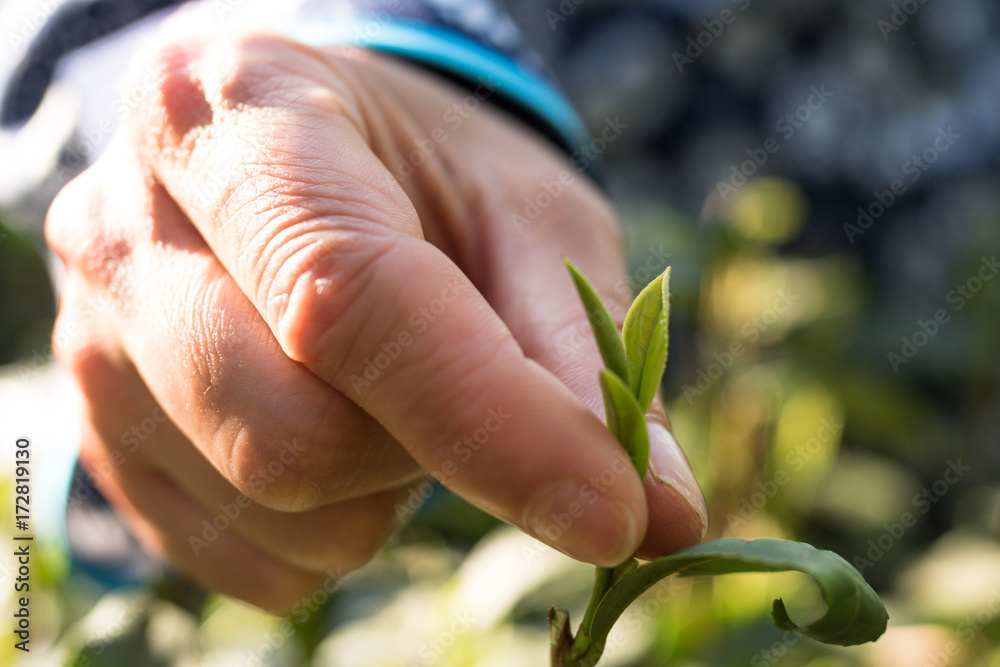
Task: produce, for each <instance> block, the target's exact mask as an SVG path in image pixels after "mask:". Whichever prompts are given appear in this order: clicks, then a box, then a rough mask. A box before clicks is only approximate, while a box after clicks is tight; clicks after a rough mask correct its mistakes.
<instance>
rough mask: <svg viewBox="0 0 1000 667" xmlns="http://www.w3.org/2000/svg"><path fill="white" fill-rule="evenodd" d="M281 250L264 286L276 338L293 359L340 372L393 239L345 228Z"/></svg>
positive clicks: (368, 313)
mask: <svg viewBox="0 0 1000 667" xmlns="http://www.w3.org/2000/svg"><path fill="white" fill-rule="evenodd" d="M297 245H298V247H297V248H294V249H291V251H287V250H286V251H285V256H284V258H282V259H281V260H279V261H277V262H275V264H276V268H275V270H274V274H273V278H272V279H271V280H270V281H267V283H268V284H267V285H266V286H265V287H264V289H265V292H266V297H265V298H266V301H265V302H266V303H268V304H269V305H271V304H273V305H274V306H275V311H274V312H273V313H271V315H272V316H271V317H270V318H269V320H270V321H272V322H274V323H275V327H276V331H275V334H276V336H277V339H278V342H279V343H280V344H281V346H282V348H283V349H284V351H285V353H286V354H288V355H289V356H290V357H291V358H292V359H294V360H296V361H299V362H301V363H303V364H306V365H308V366H311V367H315V366H317V365H319V366H322V370H323V375H324V376H325V377H327V378H332V377H336V376H339V375H340V372H341V370H342V368H343V366H344V364H345V362H346V361H347V359H349V358H351V356H352V354H353V351H354V350H355V349H356V348H357V346H358V344H359V342H360V341H359V340H358V337H359V336H361V335H362V333H363V332H364V331H365V329H366V324H367V323H369V321H370V320H371V319H372V317H373V315H374V312H375V310H376V309H377V308H380V307H381V308H384V307H385V305H386V304H385V303H384V299H385V297H384V296H383V298H382V299H381V303H379V302H378V301H379V300H377V299H375V298H374V297H372V296H371V291H372V290H373V288H374V286H375V285H376V284H377V283H376V281H375V280H374V279H373V276H374V275H375V274H376V273H377V271H378V268H379V266H380V265H382V264H383V263H384V262H386V261H389V258H390V257H391V256H392V254H393V253H392V250H393V248H394V247H395V243H394V241H393V240H391V237H389V236H379V235H374V234H368V233H353V232H349V231H347V230H346V229H344V228H343V227H342V228H341V229H340V230H338V231H337V232H336V233H331V234H327V235H324V236H323V237H322V238H320V239H314V240H312V241H311V242H305V243H299V244H297Z"/></svg>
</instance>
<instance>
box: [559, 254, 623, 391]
mask: <svg viewBox="0 0 1000 667" xmlns="http://www.w3.org/2000/svg"><path fill="white" fill-rule="evenodd" d="M563 262H565V264H566V268H568V269H569V273H570V275H571V276H573V283H574V284H575V285H576V291H577V292H578V293H579V294H580V300H581V301H583V307H584V308H585V309H586V311H587V319H588V320H590V327H591V328H592V329H593V330H594V337H595V338H596V339H597V347H598V349H599V350H600V351H601V358H602V359H604V365H605V366H607V367H608V368H609V369H611V371H612V372H614V373H615V374H616V375H617V376H618V377H619V378H621V379H622V381H623V382H626V383H627V382H628V381H629V376H628V363H627V362H626V361H625V348H624V347H623V346H622V338H621V336H620V335H619V334H618V327H617V326H615V321H614V320H613V319H611V313H609V312H608V309H607V307H606V306H605V305H604V302H603V301H602V300H601V297H600V295H598V293H597V290H596V289H594V286H593V285H591V284H590V281H588V280H587V279H586V278H585V277H584V275H583V274H582V273H580V271H579V269H577V268H576V267H575V266H573V262H571V261H569V259H568V258H563Z"/></svg>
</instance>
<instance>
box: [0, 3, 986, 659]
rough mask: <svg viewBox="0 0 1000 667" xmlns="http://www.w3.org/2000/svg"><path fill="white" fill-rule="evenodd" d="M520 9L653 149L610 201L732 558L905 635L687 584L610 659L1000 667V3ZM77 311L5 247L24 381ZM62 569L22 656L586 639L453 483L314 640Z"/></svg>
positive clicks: (621, 168)
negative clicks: (821, 555) (864, 632)
mask: <svg viewBox="0 0 1000 667" xmlns="http://www.w3.org/2000/svg"><path fill="white" fill-rule="evenodd" d="M508 7H509V9H510V11H511V13H512V16H513V17H514V19H515V21H516V22H517V24H518V25H519V26H520V27H521V28H522V30H523V31H524V34H525V36H526V37H527V39H528V40H529V41H530V42H531V43H532V44H534V45H535V46H536V48H537V49H538V50H539V51H540V52H541V53H542V55H543V57H544V58H545V59H546V61H547V62H548V63H549V64H550V66H551V67H552V69H553V71H554V72H555V75H556V76H557V78H558V79H559V80H560V82H561V83H562V85H563V87H564V89H565V90H566V91H567V93H568V95H569V96H570V97H571V99H572V100H573V102H574V103H575V104H576V106H577V108H578V109H579V110H580V111H581V113H582V114H583V116H584V118H585V120H586V121H587V123H588V124H589V125H590V127H591V128H592V129H593V130H594V131H595V132H600V131H601V129H602V128H603V127H604V126H605V124H606V123H607V122H608V121H609V120H610V121H619V122H620V123H623V124H625V125H627V127H626V128H625V129H624V130H623V131H622V132H621V133H620V135H618V136H616V137H615V138H614V139H613V140H611V141H608V142H606V143H605V145H604V146H603V147H602V148H601V149H600V152H601V153H602V157H603V158H604V161H605V163H606V166H607V170H606V171H607V188H608V190H609V192H610V193H611V195H612V197H613V198H614V199H615V201H616V204H617V206H618V210H619V211H620V214H621V218H622V220H623V223H624V225H625V228H626V238H627V242H628V252H629V259H630V265H631V271H632V276H631V277H632V279H633V286H634V287H641V286H642V285H643V284H645V282H646V281H648V280H649V279H650V278H651V277H653V276H654V275H655V274H656V273H659V272H660V271H662V270H663V269H664V268H665V267H666V266H667V265H668V264H669V265H672V266H673V280H672V291H673V310H672V318H671V350H670V360H669V364H668V367H667V373H666V377H665V380H664V383H665V391H664V396H665V397H666V400H667V404H668V408H669V411H670V415H671V419H672V422H673V426H674V430H675V432H676V435H677V437H678V440H679V441H680V442H681V444H682V445H683V446H684V448H685V450H686V451H687V452H688V455H689V457H690V459H691V461H692V464H693V466H694V468H695V471H696V473H697V475H698V478H699V479H700V480H701V482H702V484H703V486H704V488H705V490H706V495H707V497H708V502H709V507H710V512H711V523H712V526H711V530H710V534H709V537H722V536H737V537H744V538H753V537H780V538H788V539H798V540H803V541H808V542H810V543H812V544H814V545H816V546H818V547H821V548H826V549H832V550H834V551H836V552H837V553H839V554H841V555H842V556H844V557H845V558H846V559H848V560H849V561H851V562H853V563H854V564H855V565H856V566H858V568H859V569H860V570H861V571H862V572H863V574H864V576H865V577H866V579H867V580H868V581H869V582H870V583H871V584H872V585H873V586H874V587H875V588H876V589H877V590H878V591H879V593H880V594H881V595H882V597H883V600H884V601H885V602H886V604H887V606H888V608H889V611H890V614H891V621H890V630H889V632H888V633H887V635H886V636H885V637H884V638H883V639H882V640H881V641H880V642H878V643H877V644H875V645H869V646H865V647H859V648H853V649H831V648H828V647H824V646H820V645H817V644H815V643H813V642H811V641H807V640H800V639H796V638H794V637H791V636H788V635H786V634H784V633H782V632H781V631H779V630H777V629H775V628H774V627H773V626H772V625H771V623H770V619H769V610H770V604H771V600H772V599H773V598H774V597H779V596H781V597H784V598H785V600H786V602H789V604H790V607H791V608H792V609H793V610H794V609H798V610H800V611H803V610H804V612H805V613H808V610H809V609H810V608H813V607H814V606H815V605H816V604H817V603H818V602H817V599H816V593H815V591H813V590H812V589H811V587H810V586H811V585H810V584H809V582H808V581H806V580H805V579H804V578H800V577H797V576H795V575H780V576H774V575H731V576H728V577H722V578H716V579H713V580H693V581H691V580H680V581H676V580H668V581H667V582H665V583H664V584H662V585H661V586H660V587H658V588H657V589H655V590H653V591H651V593H650V594H649V595H648V596H647V597H646V598H643V599H642V600H640V601H639V602H637V603H636V605H635V606H634V607H633V608H632V610H630V612H628V613H627V614H626V616H625V617H623V619H622V621H621V622H620V623H619V626H618V629H617V630H616V632H615V633H614V634H613V635H612V638H611V646H609V648H608V650H607V657H606V661H605V663H604V664H607V665H677V666H684V667H695V666H698V667H701V666H705V667H708V666H712V667H717V666H729V665H751V666H752V667H758V666H762V665H766V666H768V667H770V666H772V665H787V666H799V665H808V666H809V667H856V666H878V667H881V666H886V667H888V666H893V667H895V666H900V665H901V666H914V667H925V666H932V665H933V666H935V667H943V666H946V665H947V666H950V667H965V666H970V667H971V666H978V665H990V666H993V667H997V666H1000V541H998V538H1000V395H998V375H1000V363H998V362H1000V359H998V353H1000V340H998V333H1000V279H996V278H997V275H996V274H997V272H998V266H997V264H996V255H997V254H998V252H1000V224H998V223H1000V215H998V211H1000V179H998V175H1000V174H998V167H1000V165H998V158H1000V7H998V6H997V5H996V4H995V3H992V2H988V1H987V0H950V1H949V2H944V1H943V0H925V1H923V2H921V1H919V0H907V1H906V2H889V1H888V0H816V1H813V2H802V1H793V0H773V1H771V2H767V3H763V2H756V0H739V1H733V0H713V1H703V2H697V3H695V2H685V1H682V0H658V1H649V2H639V1H630V2H611V1H604V2H602V1H601V0H563V1H562V2H561V3H560V2H537V1H535V0H510V1H509V2H508ZM730 19H731V20H730ZM689 38H690V39H689ZM0 159H2V156H0ZM894 181H896V182H897V183H896V187H895V191H894V190H893V183H894ZM865 216H867V217H865ZM53 304H54V300H53V296H52V293H51V287H50V284H49V281H48V278H47V272H46V268H45V259H44V248H43V247H42V246H41V245H40V239H39V238H37V237H36V238H32V237H30V235H29V236H24V235H21V234H18V233H15V232H14V231H12V230H11V229H9V228H7V227H0V362H3V363H4V364H8V365H9V366H8V367H7V369H6V371H4V374H5V375H4V377H6V378H7V380H6V382H7V385H6V386H7V387H8V388H9V387H10V386H11V384H10V383H11V382H15V381H16V380H14V379H13V378H17V377H22V376H23V375H24V374H23V373H21V374H20V375H19V371H24V370H25V369H34V370H37V368H38V358H39V357H38V355H39V354H41V357H42V359H43V360H44V358H45V350H46V349H48V342H47V337H48V335H49V332H50V330H51V325H52V320H53V315H54V305H53ZM29 375H31V374H30V373H29ZM34 375H36V376H37V375H39V373H35V374H34ZM27 391H28V390H27V389H25V392H27ZM6 395H9V394H6ZM45 409H47V410H51V411H53V414H54V416H55V418H57V419H64V418H65V419H69V417H68V416H67V413H66V412H65V411H59V408H58V407H57V406H56V405H48V406H46V407H45ZM2 484H3V485H4V486H5V488H4V497H10V495H11V492H10V490H9V489H10V481H9V480H4V481H3V482H2ZM42 556H43V558H42V561H41V562H42V564H43V565H44V566H43V567H42V568H41V569H40V570H36V574H35V576H36V580H37V581H38V583H39V590H37V591H36V592H35V595H34V598H33V604H34V605H35V608H34V613H35V614H36V616H35V622H36V625H35V637H34V642H33V646H34V648H33V652H32V654H31V658H30V659H25V657H24V656H17V655H15V652H14V651H13V649H12V647H11V645H10V642H6V641H5V642H4V643H3V644H0V663H4V664H8V663H10V662H13V661H15V660H17V661H18V662H16V664H25V665H29V664H45V665H47V664H74V665H146V664H150V665H298V664H315V665H365V666H368V665H387V666H388V665H430V664H437V665H472V664H476V665H479V664H482V665H515V664H516V665H542V664H545V663H546V659H547V658H546V656H547V648H546V647H547V643H548V637H547V629H546V624H545V612H546V610H547V608H548V607H549V606H550V605H551V604H560V605H563V606H566V607H568V608H569V609H570V610H571V611H572V612H573V618H574V619H576V620H578V619H579V617H580V614H581V612H582V609H583V607H584V605H585V603H586V595H587V593H588V590H589V586H590V578H591V572H592V569H591V568H589V567H586V566H582V565H580V564H578V563H574V562H572V561H570V560H569V559H566V558H564V557H562V556H560V555H558V554H555V553H554V552H552V551H549V550H547V549H544V548H542V547H539V546H537V544H535V543H534V542H532V541H531V540H530V539H528V538H526V537H524V536H522V535H520V534H519V533H517V532H515V531H512V530H510V529H508V528H505V527H502V526H500V525H498V523H497V522H496V521H495V520H493V519H492V518H490V517H488V516H486V515H484V514H482V513H480V512H478V511H477V510H475V509H474V508H471V507H469V506H468V505H466V504H464V503H463V502H462V501H460V500H458V499H457V498H455V497H454V496H452V495H450V494H448V493H447V492H446V491H443V490H439V491H438V492H436V493H435V495H434V496H432V497H431V498H430V500H428V501H427V502H426V503H424V504H423V505H422V507H421V509H420V511H419V512H418V513H417V515H416V517H415V518H414V519H413V520H412V521H411V522H410V523H409V524H408V525H407V526H406V527H405V528H404V529H402V530H401V531H400V532H399V533H398V535H397V536H396V537H395V538H394V539H393V540H392V542H391V543H390V545H389V546H388V547H387V548H386V549H385V550H384V552H383V553H382V554H381V555H380V556H379V557H378V558H377V560H376V561H375V562H374V563H373V564H372V565H370V566H369V567H367V568H365V569H363V570H362V571H360V572H358V573H356V574H354V575H352V576H350V577H348V578H347V579H346V580H345V581H339V580H338V581H335V582H331V586H330V589H331V591H332V592H331V594H330V595H325V594H323V595H319V596H317V598H316V600H315V601H314V602H315V604H314V603H313V602H310V603H309V605H308V608H307V609H306V610H305V611H303V613H301V614H299V615H298V616H296V617H294V618H293V619H291V620H289V619H280V618H274V617H269V616H266V615H263V614H261V613H259V612H256V611H254V610H252V609H250V608H248V607H246V606H245V605H242V604H240V603H238V602H235V601H232V600H228V599H224V598H219V597H216V596H208V597H207V598H206V597H204V596H201V595H199V594H197V592H193V591H191V590H190V589H189V588H187V587H185V586H184V585H183V584H182V583H179V582H164V583H163V584H162V585H159V586H157V587H152V588H149V589H141V590H137V589H125V590H118V591H112V592H108V591H106V590H103V589H102V588H101V587H100V586H99V585H97V584H95V583H94V582H91V581H88V580H87V579H86V578H83V577H81V576H78V575H76V574H74V573H72V572H71V571H70V569H69V567H68V562H67V559H66V555H65V554H64V553H61V552H60V551H59V550H58V548H56V547H53V546H49V547H47V548H45V550H44V553H43V554H42ZM5 578H6V577H5ZM6 588H7V587H5V590H4V592H3V595H10V592H9V591H8V590H6ZM36 651H37V652H36Z"/></svg>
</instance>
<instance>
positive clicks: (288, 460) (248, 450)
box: [229, 431, 326, 512]
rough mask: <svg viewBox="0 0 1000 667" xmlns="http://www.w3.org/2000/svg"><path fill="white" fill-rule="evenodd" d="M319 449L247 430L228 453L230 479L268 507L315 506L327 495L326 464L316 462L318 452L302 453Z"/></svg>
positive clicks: (301, 508)
mask: <svg viewBox="0 0 1000 667" xmlns="http://www.w3.org/2000/svg"><path fill="white" fill-rule="evenodd" d="M316 449H317V448H316V447H313V446H309V445H303V444H301V443H300V442H299V441H297V440H295V439H292V440H285V441H283V442H281V443H280V444H275V443H274V442H273V441H265V440H264V439H260V438H255V437H253V436H250V435H246V431H244V432H243V433H242V434H241V435H240V436H239V437H238V438H237V440H236V442H235V443H234V444H233V448H232V451H231V454H230V457H229V468H230V473H231V476H230V479H232V480H233V481H234V483H235V484H236V485H237V487H238V488H239V489H240V490H241V491H242V492H243V493H244V494H246V496H247V497H248V498H250V499H251V500H252V501H254V502H256V503H258V504H259V505H262V506H264V507H267V508H269V509H273V510H279V511H282V512H303V511H306V510H309V509H313V508H315V507H317V506H318V505H319V504H320V503H321V502H322V501H323V499H324V493H323V478H324V477H325V476H326V473H325V470H326V468H325V467H324V466H322V465H316V464H315V461H314V458H315V454H313V456H303V454H304V453H309V452H310V451H313V452H315V450H316Z"/></svg>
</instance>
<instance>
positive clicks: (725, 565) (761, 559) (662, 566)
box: [590, 538, 889, 655]
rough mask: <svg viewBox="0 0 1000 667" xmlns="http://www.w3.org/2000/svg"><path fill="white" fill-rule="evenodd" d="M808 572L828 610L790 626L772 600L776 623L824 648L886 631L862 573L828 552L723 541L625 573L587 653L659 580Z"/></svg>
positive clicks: (597, 618)
mask: <svg viewBox="0 0 1000 667" xmlns="http://www.w3.org/2000/svg"><path fill="white" fill-rule="evenodd" d="M789 570H795V571H798V572H803V573H805V574H808V575H809V576H811V577H812V578H813V579H815V580H816V583H817V584H819V588H820V591H821V592H822V594H823V599H824V600H825V601H826V605H827V610H826V613H825V614H823V615H822V616H821V617H820V618H818V619H816V620H813V621H811V622H808V623H804V624H801V623H793V622H792V621H791V619H790V618H789V617H788V614H787V612H786V610H785V606H784V604H783V603H782V602H781V600H780V599H778V600H775V602H774V607H773V612H772V615H773V617H774V622H775V624H776V625H777V626H778V627H779V628H782V629H785V630H792V631H795V632H798V633H800V634H803V635H805V636H806V637H810V638H812V639H815V640H817V641H821V642H824V643H826V644H837V645H839V646H853V645H855V644H863V643H865V642H870V641H875V640H876V639H878V638H879V637H880V636H881V635H882V633H884V632H885V628H886V624H887V622H888V619H889V615H888V613H887V612H886V610H885V607H884V606H883V605H882V601H881V600H879V598H878V595H876V594H875V591H873V590H872V589H871V587H870V586H869V585H868V583H867V582H865V580H864V578H863V577H862V576H861V574H860V573H859V572H858V571H857V570H855V569H854V568H853V567H852V566H851V565H850V563H848V562H847V561H846V560H844V559H843V558H841V557H840V556H838V555H837V554H835V553H833V552H832V551H821V550H819V549H816V548H814V547H811V546H809V545H808V544H802V543H800V542H786V541H783V540H768V539H762V540H752V541H746V540H740V539H736V538H725V539H721V540H712V541H710V542H702V543H701V544H697V545H695V546H693V547H688V548H686V549H681V550H680V551H677V552H675V553H673V554H671V555H669V556H663V557H662V558H657V559H656V560H654V561H652V562H650V563H647V564H646V565H643V566H642V567H640V568H638V569H637V570H634V571H633V572H631V573H629V574H627V575H625V576H624V577H622V578H621V579H620V580H619V581H617V582H616V583H615V585H614V586H612V588H611V590H610V591H608V592H607V594H605V596H604V597H603V599H602V600H601V603H600V605H598V607H597V611H596V612H595V614H594V620H593V623H592V624H591V628H590V637H591V640H592V642H593V643H592V646H591V655H593V653H594V652H596V653H597V655H600V651H601V650H602V649H603V646H604V643H605V642H606V641H607V637H608V633H609V632H611V628H612V627H613V626H614V624H615V622H616V621H617V620H618V617H619V616H621V615H622V612H624V611H625V609H626V608H628V606H629V605H630V604H632V602H633V601H634V600H635V599H636V598H638V597H639V595H641V594H642V592H643V591H645V590H647V589H648V588H650V587H651V586H653V585H654V584H656V583H657V582H658V581H660V580H661V579H663V578H664V577H667V576H670V575H671V574H675V573H680V574H681V576H686V577H687V576H691V577H694V576H703V575H716V574H731V573H735V572H784V571H789Z"/></svg>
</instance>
